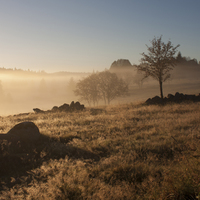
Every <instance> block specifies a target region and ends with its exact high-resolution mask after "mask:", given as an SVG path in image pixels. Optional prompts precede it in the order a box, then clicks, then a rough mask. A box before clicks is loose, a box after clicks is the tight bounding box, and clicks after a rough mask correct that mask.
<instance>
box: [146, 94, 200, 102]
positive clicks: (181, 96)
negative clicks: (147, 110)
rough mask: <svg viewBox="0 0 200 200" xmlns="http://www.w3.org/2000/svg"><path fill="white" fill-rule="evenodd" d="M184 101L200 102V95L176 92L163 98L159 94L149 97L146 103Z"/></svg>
mask: <svg viewBox="0 0 200 200" xmlns="http://www.w3.org/2000/svg"><path fill="white" fill-rule="evenodd" d="M183 101H191V102H200V95H197V96H196V95H188V94H183V93H179V92H176V94H175V95H172V94H168V95H167V97H165V98H163V99H161V98H160V97H159V96H155V97H153V98H149V99H147V100H146V102H145V103H146V104H148V105H150V104H165V103H168V102H175V103H181V102H183Z"/></svg>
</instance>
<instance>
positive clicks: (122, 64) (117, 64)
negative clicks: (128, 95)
mask: <svg viewBox="0 0 200 200" xmlns="http://www.w3.org/2000/svg"><path fill="white" fill-rule="evenodd" d="M132 68H133V66H132V65H131V63H130V61H129V60H127V59H119V60H117V61H114V62H113V63H112V64H111V66H110V71H116V70H124V69H132Z"/></svg>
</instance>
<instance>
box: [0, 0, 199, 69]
mask: <svg viewBox="0 0 200 200" xmlns="http://www.w3.org/2000/svg"><path fill="white" fill-rule="evenodd" d="M199 20H200V1H199V0H73V1H72V0H0V27H1V29H0V68H1V67H5V68H13V69H14V68H17V69H23V70H28V69H29V70H32V71H41V70H44V71H45V72H57V71H68V72H92V71H103V70H105V69H109V67H110V65H111V64H112V62H113V61H115V60H118V59H128V60H129V61H130V62H131V64H139V63H140V59H141V58H142V56H141V53H143V52H147V47H146V45H149V46H150V41H151V40H152V39H153V38H154V37H160V36H161V35H162V39H163V41H164V42H167V41H169V40H170V41H171V42H172V44H173V45H174V46H176V45H178V44H180V47H179V48H178V50H179V51H180V52H181V53H182V56H186V57H191V58H196V59H197V60H198V61H200V39H199V37H200V26H199Z"/></svg>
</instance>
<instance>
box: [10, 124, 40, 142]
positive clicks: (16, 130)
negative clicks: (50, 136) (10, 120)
mask: <svg viewBox="0 0 200 200" xmlns="http://www.w3.org/2000/svg"><path fill="white" fill-rule="evenodd" d="M7 136H8V137H10V138H12V137H13V138H15V139H17V140H20V141H24V142H31V143H34V142H36V141H37V140H38V139H39V138H40V131H39V129H38V127H37V126H36V125H35V124H34V123H33V122H22V123H19V124H17V125H15V126H14V127H13V128H11V129H10V131H8V133H7Z"/></svg>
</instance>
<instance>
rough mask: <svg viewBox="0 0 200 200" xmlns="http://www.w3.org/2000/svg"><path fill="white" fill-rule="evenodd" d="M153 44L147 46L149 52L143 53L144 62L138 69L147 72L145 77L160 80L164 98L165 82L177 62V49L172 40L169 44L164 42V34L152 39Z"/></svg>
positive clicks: (161, 94)
mask: <svg viewBox="0 0 200 200" xmlns="http://www.w3.org/2000/svg"><path fill="white" fill-rule="evenodd" d="M151 44H152V46H151V47H149V46H147V45H146V46H147V50H148V54H145V53H142V56H143V58H142V59H141V61H142V63H141V64H140V65H138V66H137V68H138V70H140V71H143V72H145V77H144V78H147V77H149V76H151V77H152V78H153V79H156V80H157V81H158V82H159V86H160V96H161V98H162V99H163V87H162V85H163V82H165V81H166V80H167V79H169V78H170V71H171V70H173V68H174V67H175V64H176V58H175V57H174V56H175V54H176V51H177V50H176V49H177V48H178V47H179V46H180V45H177V46H176V47H173V45H172V43H171V41H168V42H167V44H165V43H164V42H162V36H160V37H159V38H154V39H153V40H152V41H151Z"/></svg>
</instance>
